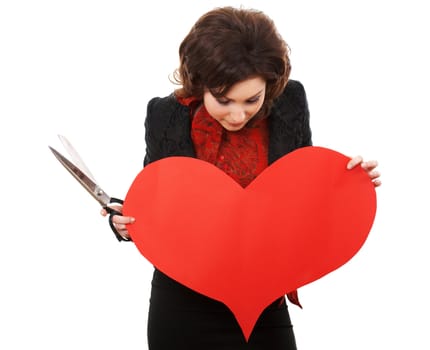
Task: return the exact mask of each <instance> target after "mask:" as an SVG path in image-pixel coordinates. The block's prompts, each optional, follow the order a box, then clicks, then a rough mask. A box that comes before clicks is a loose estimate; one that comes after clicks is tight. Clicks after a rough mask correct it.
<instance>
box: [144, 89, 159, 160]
mask: <svg viewBox="0 0 430 350" xmlns="http://www.w3.org/2000/svg"><path fill="white" fill-rule="evenodd" d="M159 101H160V98H159V97H154V98H153V99H151V100H150V101H149V102H148V106H147V110H146V118H145V144H146V153H145V159H144V161H143V165H144V166H146V165H148V164H149V163H151V162H153V161H155V160H157V159H160V158H161V138H160V135H159V134H160V130H161V129H162V125H157V124H160V122H161V118H157V117H156V113H155V112H154V111H153V109H154V106H155V105H156V104H157V103H158V102H159ZM157 129H158V130H157ZM157 131H158V132H157Z"/></svg>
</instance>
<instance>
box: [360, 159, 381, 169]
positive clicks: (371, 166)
mask: <svg viewBox="0 0 430 350" xmlns="http://www.w3.org/2000/svg"><path fill="white" fill-rule="evenodd" d="M361 166H362V167H363V169H365V170H367V171H371V170H373V169H375V168H376V167H377V166H378V162H377V161H376V160H369V161H367V162H363V163H361Z"/></svg>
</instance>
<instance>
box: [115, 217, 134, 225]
mask: <svg viewBox="0 0 430 350" xmlns="http://www.w3.org/2000/svg"><path fill="white" fill-rule="evenodd" d="M135 221H136V220H135V218H134V217H131V216H122V215H114V216H113V217H112V222H113V223H114V224H116V225H124V227H125V225H128V224H132V223H133V222H135Z"/></svg>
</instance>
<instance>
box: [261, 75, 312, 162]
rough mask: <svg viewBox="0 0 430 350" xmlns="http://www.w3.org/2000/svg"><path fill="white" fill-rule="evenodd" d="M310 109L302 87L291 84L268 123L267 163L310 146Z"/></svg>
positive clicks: (290, 82) (275, 103) (296, 83)
mask: <svg viewBox="0 0 430 350" xmlns="http://www.w3.org/2000/svg"><path fill="white" fill-rule="evenodd" d="M309 119H310V118H309V108H308V101H307V98H306V92H305V89H304V87H303V85H302V84H301V83H300V82H299V81H296V80H290V81H289V82H288V84H287V86H286V88H285V90H284V92H283V93H282V95H281V96H279V97H278V98H277V100H276V101H275V102H274V105H273V108H272V111H271V114H270V119H269V120H270V122H269V131H270V144H269V151H270V152H269V163H272V162H273V161H275V160H277V159H278V158H280V157H282V156H284V155H285V154H287V153H289V152H291V151H294V150H295V149H297V148H301V147H305V146H311V145H312V133H311V128H310V122H309Z"/></svg>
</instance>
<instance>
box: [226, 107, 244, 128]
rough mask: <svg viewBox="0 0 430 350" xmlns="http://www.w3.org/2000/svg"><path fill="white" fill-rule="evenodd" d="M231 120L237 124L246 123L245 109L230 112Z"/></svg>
mask: <svg viewBox="0 0 430 350" xmlns="http://www.w3.org/2000/svg"><path fill="white" fill-rule="evenodd" d="M230 120H231V122H232V123H235V124H238V123H242V122H244V121H245V120H246V111H245V110H244V109H243V108H235V109H234V110H232V111H230Z"/></svg>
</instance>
